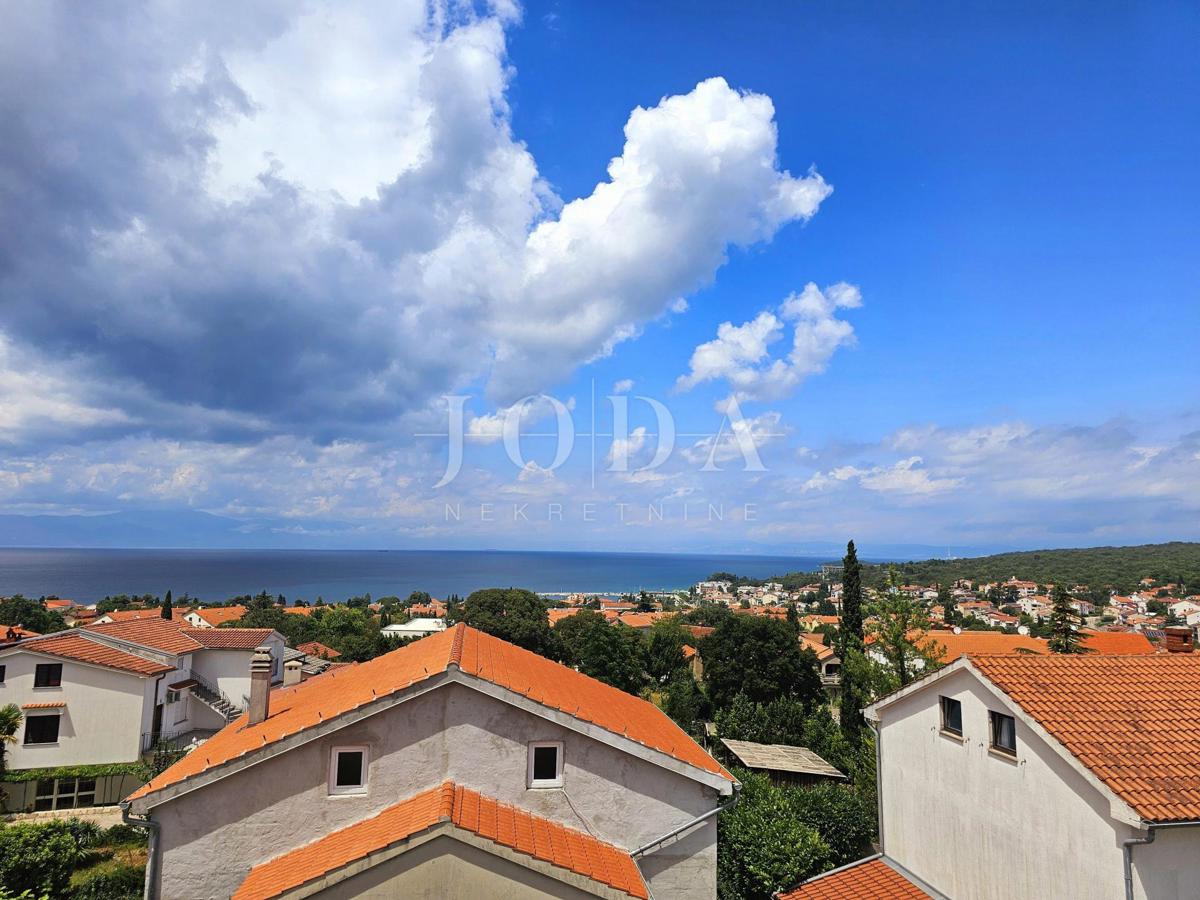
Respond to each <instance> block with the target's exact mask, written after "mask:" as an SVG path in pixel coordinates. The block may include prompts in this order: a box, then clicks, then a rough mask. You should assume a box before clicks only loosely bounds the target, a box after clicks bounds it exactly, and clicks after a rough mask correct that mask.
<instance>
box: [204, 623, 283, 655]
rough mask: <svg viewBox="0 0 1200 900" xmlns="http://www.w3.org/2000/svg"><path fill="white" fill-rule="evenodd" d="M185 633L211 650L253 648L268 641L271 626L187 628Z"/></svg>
mask: <svg viewBox="0 0 1200 900" xmlns="http://www.w3.org/2000/svg"><path fill="white" fill-rule="evenodd" d="M183 633H184V634H185V635H187V636H188V637H190V638H191V639H192V640H193V641H196V642H197V643H199V644H201V645H202V646H204V647H207V648H209V649H210V650H253V649H254V648H255V647H257V646H259V645H260V644H262V643H263V642H264V641H266V640H267V639H268V638H269V637H270V636H271V635H272V634H274V630H273V629H271V628H185V629H183Z"/></svg>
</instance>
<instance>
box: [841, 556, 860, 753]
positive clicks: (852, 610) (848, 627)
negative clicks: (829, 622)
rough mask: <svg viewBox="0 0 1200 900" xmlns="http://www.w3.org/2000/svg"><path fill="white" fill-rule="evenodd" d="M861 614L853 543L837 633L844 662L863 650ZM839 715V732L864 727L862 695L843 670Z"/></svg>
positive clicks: (847, 559) (845, 569) (844, 576)
mask: <svg viewBox="0 0 1200 900" xmlns="http://www.w3.org/2000/svg"><path fill="white" fill-rule="evenodd" d="M863 637H864V635H863V614H862V569H861V566H860V565H859V562H858V551H857V550H856V549H855V547H854V541H850V542H849V543H848V544H846V555H845V557H843V559H842V623H841V631H840V632H839V638H840V640H839V641H838V656H839V657H841V659H842V660H845V659H847V658H848V657H849V656H850V655H851V654H853V653H861V652H862V648H863ZM841 676H842V686H841V700H840V715H841V721H842V730H843V731H845V732H846V733H847V734H851V733H856V732H857V731H858V730H859V729H861V728H862V727H863V718H862V707H863V705H864V704H863V698H862V692H861V691H860V690H859V688H858V686H857V685H856V684H855V683H854V674H853V672H850V671H848V670H847V669H846V667H845V666H843V667H842V671H841Z"/></svg>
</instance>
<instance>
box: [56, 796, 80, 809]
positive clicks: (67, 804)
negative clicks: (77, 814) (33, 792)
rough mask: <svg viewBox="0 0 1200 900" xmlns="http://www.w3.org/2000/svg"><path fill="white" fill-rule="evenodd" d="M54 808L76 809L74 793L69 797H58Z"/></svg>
mask: <svg viewBox="0 0 1200 900" xmlns="http://www.w3.org/2000/svg"><path fill="white" fill-rule="evenodd" d="M54 808H55V809H74V808H75V795H74V794H72V795H70V796H69V797H58V798H57V800H56V802H55V806H54Z"/></svg>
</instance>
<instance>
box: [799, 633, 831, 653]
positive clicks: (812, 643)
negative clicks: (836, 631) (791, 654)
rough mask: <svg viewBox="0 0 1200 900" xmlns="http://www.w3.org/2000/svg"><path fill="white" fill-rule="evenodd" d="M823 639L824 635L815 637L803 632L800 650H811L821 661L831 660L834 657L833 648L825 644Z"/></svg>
mask: <svg viewBox="0 0 1200 900" xmlns="http://www.w3.org/2000/svg"><path fill="white" fill-rule="evenodd" d="M823 637H824V635H813V634H809V633H807V632H801V633H800V649H801V650H811V651H812V652H813V653H814V654H816V657H817V659H819V660H825V659H830V658H831V657H832V656H833V655H834V654H833V648H832V647H829V646H827V645H826V644H825V641H823V640H822V638H823Z"/></svg>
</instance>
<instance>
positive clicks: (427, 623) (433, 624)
mask: <svg viewBox="0 0 1200 900" xmlns="http://www.w3.org/2000/svg"><path fill="white" fill-rule="evenodd" d="M445 630H446V620H445V619H409V620H408V621H407V622H401V623H400V624H399V625H388V626H387V627H385V628H382V629H380V634H382V635H383V636H384V637H388V638H421V637H428V636H429V635H431V634H437V633H438V632H439V631H445Z"/></svg>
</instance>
